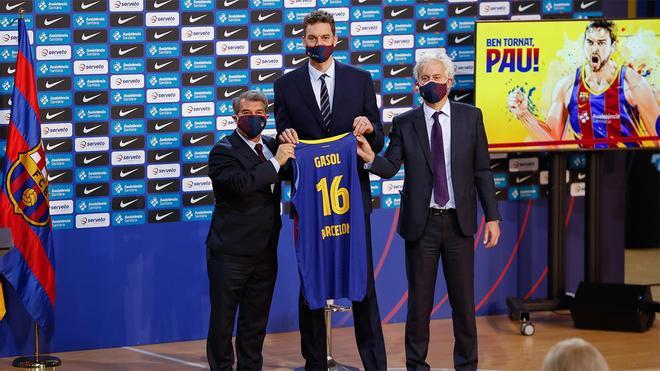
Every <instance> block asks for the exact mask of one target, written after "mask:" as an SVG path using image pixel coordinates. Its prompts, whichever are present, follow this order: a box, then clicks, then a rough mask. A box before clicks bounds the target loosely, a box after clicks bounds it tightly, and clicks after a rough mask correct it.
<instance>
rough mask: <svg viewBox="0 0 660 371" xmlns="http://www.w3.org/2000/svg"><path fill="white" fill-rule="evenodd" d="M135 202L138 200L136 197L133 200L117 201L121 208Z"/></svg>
mask: <svg viewBox="0 0 660 371" xmlns="http://www.w3.org/2000/svg"><path fill="white" fill-rule="evenodd" d="M136 202H138V199H137V198H136V199H135V200H133V201H128V202H124V201H122V202H120V203H119V207H120V208H122V209H123V208H125V207H127V206H129V205H131V204H134V203H136Z"/></svg>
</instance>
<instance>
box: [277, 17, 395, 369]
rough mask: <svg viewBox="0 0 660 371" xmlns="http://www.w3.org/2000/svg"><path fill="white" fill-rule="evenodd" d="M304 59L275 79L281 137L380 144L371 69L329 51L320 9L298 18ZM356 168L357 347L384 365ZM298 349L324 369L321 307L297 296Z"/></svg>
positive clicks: (329, 27) (373, 365)
mask: <svg viewBox="0 0 660 371" xmlns="http://www.w3.org/2000/svg"><path fill="white" fill-rule="evenodd" d="M303 28H304V34H303V36H302V39H303V43H304V44H305V47H306V50H307V55H308V56H309V63H308V64H305V65H304V66H302V67H300V68H298V69H296V70H293V71H291V72H289V73H287V74H286V75H284V76H282V77H281V78H280V79H278V80H277V81H276V82H275V122H276V124H277V132H278V135H279V139H280V141H281V142H283V143H296V142H297V141H298V138H300V139H321V138H327V137H331V136H335V135H339V134H343V133H347V132H353V133H354V134H356V135H363V136H364V137H365V138H366V139H367V140H368V141H369V143H370V144H371V146H372V147H373V148H375V149H377V150H380V149H381V148H382V147H383V139H384V138H383V129H382V125H381V123H380V118H379V117H380V113H379V111H378V107H377V106H376V94H375V92H374V86H373V81H372V79H371V75H370V74H369V73H368V72H366V71H363V70H360V69H357V68H354V67H351V66H348V65H345V64H342V63H339V62H337V61H335V60H334V59H333V58H332V57H331V55H332V52H333V50H334V47H335V46H336V45H337V35H336V34H335V21H334V19H333V18H332V16H331V15H330V14H328V13H326V12H324V11H314V12H312V13H310V14H309V15H307V16H306V17H305V20H304V22H303ZM361 167H362V166H360V168H359V169H358V174H359V177H360V186H361V189H362V199H363V204H364V210H365V219H366V224H365V225H366V230H367V236H366V240H367V246H366V248H367V261H368V262H367V265H368V274H367V293H366V296H365V298H364V300H362V301H359V302H357V301H356V302H353V318H354V322H355V337H356V340H357V344H358V351H359V353H360V357H361V359H362V363H363V364H364V367H365V369H367V370H385V369H386V368H387V359H386V355H385V343H384V341H383V331H382V328H381V325H380V313H379V310H378V302H377V300H376V290H375V285H374V279H373V261H372V257H371V232H370V223H369V214H370V213H371V189H370V186H369V174H368V172H367V171H365V170H364V169H363V168H361ZM298 309H299V321H300V335H301V348H302V355H303V357H304V358H305V361H306V362H305V368H306V369H314V370H320V369H327V354H326V353H327V351H326V331H325V322H324V316H323V309H319V310H313V311H312V310H310V308H309V306H308V305H307V304H306V303H305V300H304V298H303V296H302V293H301V295H300V298H299V306H298Z"/></svg>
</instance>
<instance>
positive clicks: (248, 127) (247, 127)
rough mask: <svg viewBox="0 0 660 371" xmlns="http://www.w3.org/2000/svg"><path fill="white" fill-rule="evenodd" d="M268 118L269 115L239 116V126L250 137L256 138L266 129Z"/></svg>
mask: <svg viewBox="0 0 660 371" xmlns="http://www.w3.org/2000/svg"><path fill="white" fill-rule="evenodd" d="M267 120H268V116H262V115H242V116H238V123H237V126H238V128H239V129H241V131H242V132H243V134H245V136H246V137H247V138H248V139H254V138H256V137H258V136H259V134H261V132H262V131H263V130H264V128H265V127H266V121H267Z"/></svg>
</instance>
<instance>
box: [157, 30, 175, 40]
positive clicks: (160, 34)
mask: <svg viewBox="0 0 660 371" xmlns="http://www.w3.org/2000/svg"><path fill="white" fill-rule="evenodd" d="M169 33H172V30H169V31H165V32H163V33H158V32H156V33H154V39H156V40H158V39H160V38H161V37H163V36H165V35H167V34H169Z"/></svg>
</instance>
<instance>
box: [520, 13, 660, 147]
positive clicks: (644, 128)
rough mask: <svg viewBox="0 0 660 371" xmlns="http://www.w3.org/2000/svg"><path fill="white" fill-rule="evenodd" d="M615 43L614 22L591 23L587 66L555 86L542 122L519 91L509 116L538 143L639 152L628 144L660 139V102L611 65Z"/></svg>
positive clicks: (629, 72) (642, 83)
mask: <svg viewBox="0 0 660 371" xmlns="http://www.w3.org/2000/svg"><path fill="white" fill-rule="evenodd" d="M617 41H618V40H617V26H616V25H615V23H614V22H612V21H608V20H602V19H601V20H593V21H591V22H590V23H589V24H588V25H587V27H586V29H585V32H584V45H583V49H584V54H585V58H586V60H585V61H584V63H583V65H582V66H581V67H578V68H577V69H576V71H575V73H573V74H571V75H568V76H565V77H563V78H561V79H560V80H559V81H558V83H557V85H556V86H555V88H554V90H553V92H552V99H551V103H550V108H549V110H548V114H547V118H546V120H545V121H543V120H542V119H541V118H539V117H536V116H535V115H534V114H533V113H532V111H533V110H530V106H532V105H533V104H534V103H533V102H532V101H531V100H530V95H529V94H527V93H526V92H525V91H524V89H520V88H516V89H514V90H512V91H511V93H510V94H509V96H508V102H507V104H508V108H509V111H510V112H511V113H512V114H513V115H514V116H515V117H516V118H517V119H518V120H520V121H521V122H522V123H523V125H524V126H525V127H526V128H527V130H528V131H529V132H530V133H531V135H532V136H533V137H534V139H536V140H540V141H559V140H580V141H583V142H581V143H579V146H580V147H582V148H608V147H618V146H620V145H621V144H623V145H625V146H627V147H640V146H642V143H643V141H635V140H626V138H630V137H654V136H657V135H658V130H659V125H660V124H659V121H658V116H659V115H660V108H659V105H658V100H659V98H660V96H659V95H658V94H657V92H654V89H653V88H652V87H651V85H649V83H648V82H647V81H646V79H645V78H644V77H643V76H642V75H640V74H639V73H638V72H637V71H635V70H634V69H633V68H630V67H629V66H626V65H625V63H618V62H617V61H615V60H613V59H612V54H613V53H614V51H615V50H616V47H617ZM567 124H568V125H567ZM612 138H618V140H608V139H612ZM646 142H647V143H649V141H648V140H647V141H646Z"/></svg>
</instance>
